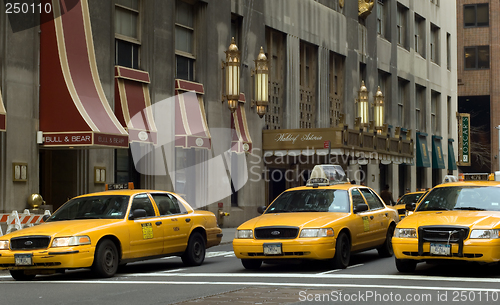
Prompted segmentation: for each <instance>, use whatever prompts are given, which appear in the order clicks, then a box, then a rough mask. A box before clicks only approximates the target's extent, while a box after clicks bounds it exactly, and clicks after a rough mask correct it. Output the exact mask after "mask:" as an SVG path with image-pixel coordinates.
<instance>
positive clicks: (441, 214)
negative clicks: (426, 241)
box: [398, 211, 500, 229]
mask: <svg viewBox="0 0 500 305" xmlns="http://www.w3.org/2000/svg"><path fill="white" fill-rule="evenodd" d="M430 225H457V226H466V227H471V228H472V227H476V228H485V229H488V228H496V227H498V226H500V213H499V212H492V211H429V212H416V213H413V214H412V215H411V216H409V217H406V218H404V219H403V220H402V221H401V222H400V223H399V225H398V227H400V228H417V227H419V226H430Z"/></svg>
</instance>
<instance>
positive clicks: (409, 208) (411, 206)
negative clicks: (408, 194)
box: [405, 202, 417, 211]
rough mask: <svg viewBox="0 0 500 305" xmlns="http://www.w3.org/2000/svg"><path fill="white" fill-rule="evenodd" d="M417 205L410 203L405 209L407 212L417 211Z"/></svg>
mask: <svg viewBox="0 0 500 305" xmlns="http://www.w3.org/2000/svg"><path fill="white" fill-rule="evenodd" d="M416 205H417V204H416V203H415V202H410V203H407V204H406V206H405V209H406V210H407V211H415V207H416Z"/></svg>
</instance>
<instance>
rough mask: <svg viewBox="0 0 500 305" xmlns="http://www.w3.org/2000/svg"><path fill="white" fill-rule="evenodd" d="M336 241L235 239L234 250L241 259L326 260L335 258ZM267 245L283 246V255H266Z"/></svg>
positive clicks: (318, 239) (329, 239)
mask: <svg viewBox="0 0 500 305" xmlns="http://www.w3.org/2000/svg"><path fill="white" fill-rule="evenodd" d="M335 241H336V239H335V238H333V237H331V238H300V239H299V238H297V239H292V240H283V239H278V240H269V239H267V240H256V239H234V240H233V250H234V253H235V255H236V257H237V258H240V259H268V260H271V259H312V260H324V259H331V258H333V257H334V256H335ZM265 244H281V250H282V251H281V254H273V255H265V254H264V245H265Z"/></svg>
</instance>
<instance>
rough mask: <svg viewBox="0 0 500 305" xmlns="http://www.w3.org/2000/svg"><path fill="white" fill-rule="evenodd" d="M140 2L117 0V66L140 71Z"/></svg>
mask: <svg viewBox="0 0 500 305" xmlns="http://www.w3.org/2000/svg"><path fill="white" fill-rule="evenodd" d="M139 24H140V3H139V0H116V4H115V64H116V65H118V66H123V67H128V68H133V69H139V58H140V57H139V49H140V46H141V41H140V32H141V31H140V27H139Z"/></svg>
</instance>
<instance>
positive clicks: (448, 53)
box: [446, 33, 451, 71]
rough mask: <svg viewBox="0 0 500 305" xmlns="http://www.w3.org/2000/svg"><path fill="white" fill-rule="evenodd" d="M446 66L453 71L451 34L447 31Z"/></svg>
mask: <svg viewBox="0 0 500 305" xmlns="http://www.w3.org/2000/svg"><path fill="white" fill-rule="evenodd" d="M446 68H447V69H448V70H450V71H451V34H450V33H446Z"/></svg>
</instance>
